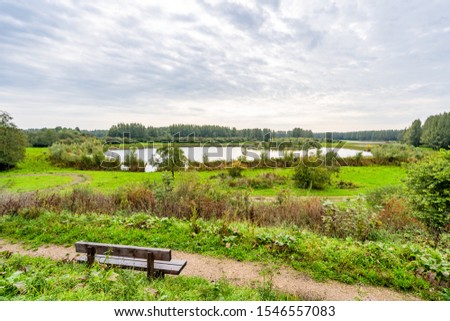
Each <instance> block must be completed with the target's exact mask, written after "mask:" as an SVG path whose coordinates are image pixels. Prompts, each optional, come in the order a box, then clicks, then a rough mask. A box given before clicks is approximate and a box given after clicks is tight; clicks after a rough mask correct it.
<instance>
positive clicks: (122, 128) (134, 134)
mask: <svg viewBox="0 0 450 321" xmlns="http://www.w3.org/2000/svg"><path fill="white" fill-rule="evenodd" d="M125 133H128V134H129V136H130V137H131V140H137V141H141V142H145V141H150V140H153V141H174V142H177V143H178V142H180V141H181V140H186V141H190V140H192V139H194V138H195V140H196V141H198V142H199V141H205V142H206V141H208V140H210V139H214V140H215V141H217V142H220V141H222V142H227V141H228V142H243V141H265V140H266V139H267V137H268V136H269V135H268V134H270V135H271V137H273V138H275V137H278V138H285V137H295V138H299V137H312V136H313V133H312V131H311V130H304V129H302V128H294V129H293V130H288V131H282V130H280V131H274V130H272V129H269V128H246V129H236V128H235V127H226V126H217V125H202V126H199V125H189V124H174V125H171V126H168V127H152V126H149V127H146V126H144V125H143V124H139V123H129V124H126V123H119V124H117V125H113V126H112V127H111V128H110V129H109V132H108V136H109V137H115V138H120V139H122V138H123V137H124V134H125Z"/></svg>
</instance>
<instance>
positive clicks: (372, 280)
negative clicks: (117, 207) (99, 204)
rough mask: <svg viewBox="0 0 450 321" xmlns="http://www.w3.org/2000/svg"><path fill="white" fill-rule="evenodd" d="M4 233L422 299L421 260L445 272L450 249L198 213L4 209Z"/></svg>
mask: <svg viewBox="0 0 450 321" xmlns="http://www.w3.org/2000/svg"><path fill="white" fill-rule="evenodd" d="M0 232H1V234H2V237H3V238H6V239H9V240H12V241H22V242H25V243H28V244H32V245H34V246H40V245H43V244H64V245H72V246H73V244H74V243H75V242H76V241H79V240H85V241H92V242H105V243H118V244H130V245H141V246H150V247H167V248H172V249H176V250H182V251H187V252H193V253H202V254H207V255H212V256H217V257H230V258H233V259H236V260H240V261H257V262H271V263H276V264H287V265H290V266H292V267H294V268H295V269H297V270H301V271H304V272H307V273H309V274H310V275H311V276H313V277H314V278H316V279H319V280H325V279H333V280H337V281H341V282H345V283H350V284H353V283H363V284H370V285H377V286H385V287H390V288H393V289H396V290H401V291H407V292H411V293H415V294H419V295H421V296H422V297H423V298H425V299H439V295H438V291H437V290H434V289H433V286H432V282H431V281H430V280H426V279H425V278H423V277H420V276H419V275H418V273H419V272H418V271H420V273H425V275H426V273H427V272H426V271H427V270H426V269H427V268H426V267H424V266H423V264H422V263H421V262H422V261H423V260H422V259H423V258H425V257H428V256H431V257H434V258H436V257H439V258H440V259H435V261H434V262H439V263H438V265H439V266H441V267H442V269H443V270H442V277H444V276H445V275H446V273H447V272H446V271H447V270H445V269H447V268H446V266H447V265H446V264H448V256H449V255H450V253H449V251H448V250H446V251H445V250H441V252H440V251H436V250H433V249H431V248H429V247H426V246H420V247H419V246H418V245H416V244H414V243H412V242H410V241H405V240H401V241H398V242H373V241H366V242H358V241H355V240H353V239H351V238H347V239H336V238H330V237H325V236H320V235H317V234H315V233H312V232H308V231H307V230H301V229H299V228H297V227H285V228H258V227H255V226H253V225H250V224H247V223H228V222H226V221H223V220H220V221H204V220H200V219H198V220H196V221H195V222H192V221H187V220H178V219H175V218H157V217H154V216H150V215H147V214H135V215H115V216H107V215H95V214H91V215H73V214H69V213H66V214H64V213H63V214H54V213H44V214H42V215H40V216H39V217H38V218H36V219H32V220H30V219H25V218H23V217H20V216H4V217H2V218H1V220H0ZM436 260H437V261H436ZM431 266H432V265H430V267H429V268H428V269H430V268H431ZM424 271H425V272H424ZM430 272H431V270H430ZM432 273H434V272H432ZM399 275H401V278H400V277H399ZM435 277H436V281H438V282H439V281H442V280H443V281H445V282H447V281H446V279H442V280H440V279H438V276H437V274H435ZM433 284H434V283H433Z"/></svg>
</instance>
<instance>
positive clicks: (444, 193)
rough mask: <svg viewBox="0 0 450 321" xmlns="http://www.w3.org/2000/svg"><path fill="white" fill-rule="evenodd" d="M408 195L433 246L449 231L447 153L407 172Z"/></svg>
mask: <svg viewBox="0 0 450 321" xmlns="http://www.w3.org/2000/svg"><path fill="white" fill-rule="evenodd" d="M406 184H407V187H408V191H409V193H410V197H411V201H412V204H413V206H414V208H415V209H416V210H417V212H418V218H419V219H420V220H421V221H422V222H423V223H424V224H425V225H426V226H427V228H428V229H429V230H430V232H431V233H432V234H433V235H434V238H435V245H436V246H437V244H438V242H439V239H440V236H441V234H442V233H443V232H445V231H449V229H450V151H442V152H440V153H439V154H437V155H433V157H428V158H427V159H426V160H425V161H423V162H420V163H418V164H414V165H411V166H410V167H409V168H408V176H407V180H406Z"/></svg>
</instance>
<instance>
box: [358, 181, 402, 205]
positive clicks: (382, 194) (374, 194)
mask: <svg viewBox="0 0 450 321" xmlns="http://www.w3.org/2000/svg"><path fill="white" fill-rule="evenodd" d="M404 192H405V191H404V188H403V186H399V185H386V186H381V187H377V188H374V189H372V190H370V191H368V192H367V193H366V200H367V203H368V204H369V205H370V206H371V207H373V208H377V207H379V208H381V207H383V206H384V205H386V202H387V201H389V200H390V199H391V198H392V197H400V196H401V195H403V194H404Z"/></svg>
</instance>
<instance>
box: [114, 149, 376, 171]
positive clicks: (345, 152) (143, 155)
mask: <svg viewBox="0 0 450 321" xmlns="http://www.w3.org/2000/svg"><path fill="white" fill-rule="evenodd" d="M181 149H182V150H183V152H184V154H185V155H186V157H187V158H188V159H189V160H190V161H196V162H203V160H204V155H207V157H208V160H209V161H217V160H226V161H228V162H230V161H233V160H237V159H238V158H240V157H243V156H244V154H245V156H246V158H247V160H249V161H252V160H257V159H259V158H260V157H261V152H262V151H261V150H256V149H247V150H245V148H243V147H221V146H219V147H214V146H205V147H181ZM321 150H322V153H323V154H325V153H326V152H327V151H330V150H332V149H327V148H322V149H321ZM335 151H337V153H338V156H339V157H342V158H345V157H352V156H355V155H356V154H358V153H359V152H361V151H359V150H354V149H346V148H341V149H337V150H335ZM129 152H130V151H129V150H110V151H108V152H106V155H107V156H112V157H119V158H120V160H121V162H123V159H124V155H126V154H127V153H129ZM136 152H137V154H138V157H139V158H140V159H142V160H144V161H145V162H146V163H151V162H152V160H158V158H159V156H158V155H157V153H156V148H143V149H139V150H137V151H136ZM265 152H266V153H267V151H265ZM287 152H290V151H287ZM316 152H317V150H316V149H310V150H309V151H308V154H309V155H314V154H316ZM293 153H294V156H296V157H303V156H305V155H306V151H300V150H294V151H293ZM267 154H269V155H268V156H269V157H270V158H281V157H283V156H284V152H283V151H282V150H270V151H269V153H267ZM362 155H363V156H372V154H371V153H369V152H362ZM155 170H156V168H155V167H154V166H152V165H149V164H147V166H146V168H145V171H146V172H153V171H155Z"/></svg>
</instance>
